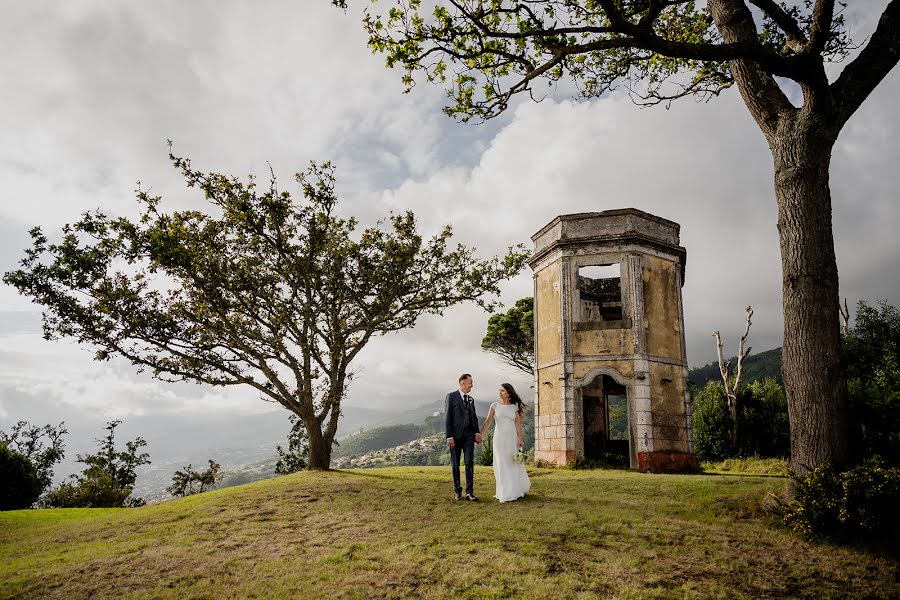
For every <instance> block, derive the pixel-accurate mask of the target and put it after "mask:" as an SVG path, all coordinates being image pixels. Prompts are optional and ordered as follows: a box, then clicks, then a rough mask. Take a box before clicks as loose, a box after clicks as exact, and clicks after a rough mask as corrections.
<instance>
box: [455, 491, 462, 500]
mask: <svg viewBox="0 0 900 600" xmlns="http://www.w3.org/2000/svg"><path fill="white" fill-rule="evenodd" d="M453 499H454V500H462V493H461V492H456V496H455V497H454V498H453Z"/></svg>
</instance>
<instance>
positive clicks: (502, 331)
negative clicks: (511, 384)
mask: <svg viewBox="0 0 900 600" xmlns="http://www.w3.org/2000/svg"><path fill="white" fill-rule="evenodd" d="M481 348H482V349H483V350H486V351H487V352H491V353H493V354H496V355H497V356H499V357H501V358H502V359H503V360H504V362H506V363H507V364H508V365H510V366H512V367H515V368H517V369H519V370H520V371H522V372H523V373H527V374H528V375H529V376H533V375H534V366H535V365H534V299H533V298H531V297H528V298H521V299H520V300H518V301H517V302H516V303H515V305H514V306H513V307H512V308H510V309H509V310H508V311H507V312H505V313H499V314H495V315H491V317H490V319H488V327H487V333H485V336H484V339H482V340H481Z"/></svg>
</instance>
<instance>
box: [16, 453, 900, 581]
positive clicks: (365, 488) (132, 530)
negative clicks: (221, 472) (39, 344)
mask: <svg viewBox="0 0 900 600" xmlns="http://www.w3.org/2000/svg"><path fill="white" fill-rule="evenodd" d="M449 475H450V474H449V471H448V469H447V468H446V467H445V468H423V467H407V468H392V469H368V470H358V471H336V472H328V473H299V474H295V475H290V476H285V477H279V478H276V479H271V480H267V481H261V482H257V483H253V484H249V485H245V486H240V487H236V488H229V489H225V490H217V491H214V492H208V493H206V494H201V495H199V496H192V497H188V498H185V499H180V500H173V501H170V502H165V503H162V504H157V505H153V506H147V507H143V508H139V509H120V510H115V509H113V510H101V509H98V510H85V509H73V510H63V509H59V510H40V511H12V512H7V513H0V597H2V598H10V597H16V598H85V597H94V598H98V597H99V598H160V597H166V598H224V597H260V598H298V597H313V598H317V597H326V598H407V597H424V598H442V597H449V596H458V597H464V598H485V597H493V598H501V597H504V598H506V597H523V598H597V597H623V598H644V597H663V598H672V597H691V598H706V597H717V598H759V597H789V596H794V597H808V598H828V597H833V598H845V597H847V596H848V595H850V596H853V597H873V598H891V597H898V596H900V581H898V578H897V573H898V564H897V563H896V562H894V561H892V560H890V559H888V558H884V557H878V556H875V555H872V554H868V553H865V552H863V551H860V550H854V549H848V548H837V547H832V546H827V545H817V544H812V543H807V542H804V541H801V540H798V539H796V538H794V537H792V536H790V535H788V534H787V533H785V532H784V531H782V530H781V529H780V528H778V527H777V526H776V525H774V524H773V523H772V522H770V521H768V520H766V518H764V517H758V516H757V515H758V514H759V509H758V507H759V499H760V498H762V497H763V496H764V495H765V494H766V493H768V492H775V493H778V492H780V491H781V490H783V489H784V486H785V480H784V479H783V478H779V477H752V476H724V475H691V476H687V475H686V476H660V475H648V474H641V473H634V472H628V471H569V470H532V471H531V477H532V482H533V487H532V493H531V494H530V495H529V496H528V497H526V498H525V499H524V500H522V501H519V502H515V503H509V504H499V503H497V502H494V501H490V500H489V499H490V497H491V495H492V493H493V486H494V481H493V478H492V475H491V470H490V469H486V468H479V469H478V470H477V472H476V490H475V491H476V494H478V495H479V496H481V498H482V501H481V502H478V503H468V502H454V501H453V500H452V499H451V484H450V482H449Z"/></svg>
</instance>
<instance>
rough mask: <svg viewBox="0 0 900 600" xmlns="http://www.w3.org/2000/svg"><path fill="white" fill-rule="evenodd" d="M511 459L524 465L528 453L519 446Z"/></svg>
mask: <svg viewBox="0 0 900 600" xmlns="http://www.w3.org/2000/svg"><path fill="white" fill-rule="evenodd" d="M513 460H514V461H516V462H517V463H519V464H520V465H524V464H525V461H527V460H528V454H527V453H526V452H525V451H524V450H522V449H521V448H520V449H519V450H518V451H517V452H516V453H515V454H514V455H513Z"/></svg>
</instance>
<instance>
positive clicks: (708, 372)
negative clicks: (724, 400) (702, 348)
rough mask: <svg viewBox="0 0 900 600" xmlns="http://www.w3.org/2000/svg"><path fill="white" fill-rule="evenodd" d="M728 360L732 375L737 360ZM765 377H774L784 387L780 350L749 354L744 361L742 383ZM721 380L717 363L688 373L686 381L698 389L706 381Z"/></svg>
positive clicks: (774, 349)
mask: <svg viewBox="0 0 900 600" xmlns="http://www.w3.org/2000/svg"><path fill="white" fill-rule="evenodd" d="M730 360H731V364H732V367H731V371H732V374H733V373H734V368H735V365H736V364H737V359H736V358H735V357H732V358H731V359H730ZM766 377H774V378H775V380H776V381H777V382H778V383H779V384H781V385H784V384H783V383H782V381H781V348H773V349H772V350H766V351H765V352H759V353H757V354H751V355H750V356H748V357H747V358H746V359H744V365H743V374H742V375H741V382H742V383H750V382H751V381H756V380H757V379H765V378H766ZM721 380H722V375H721V374H720V373H719V363H718V361H716V362H711V363H709V364H708V365H704V366H702V367H696V368H693V369H690V370H689V371H688V381H690V382H692V383H694V384H695V385H696V386H697V387H698V388H702V387H703V386H704V385H706V382H707V381H721Z"/></svg>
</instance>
